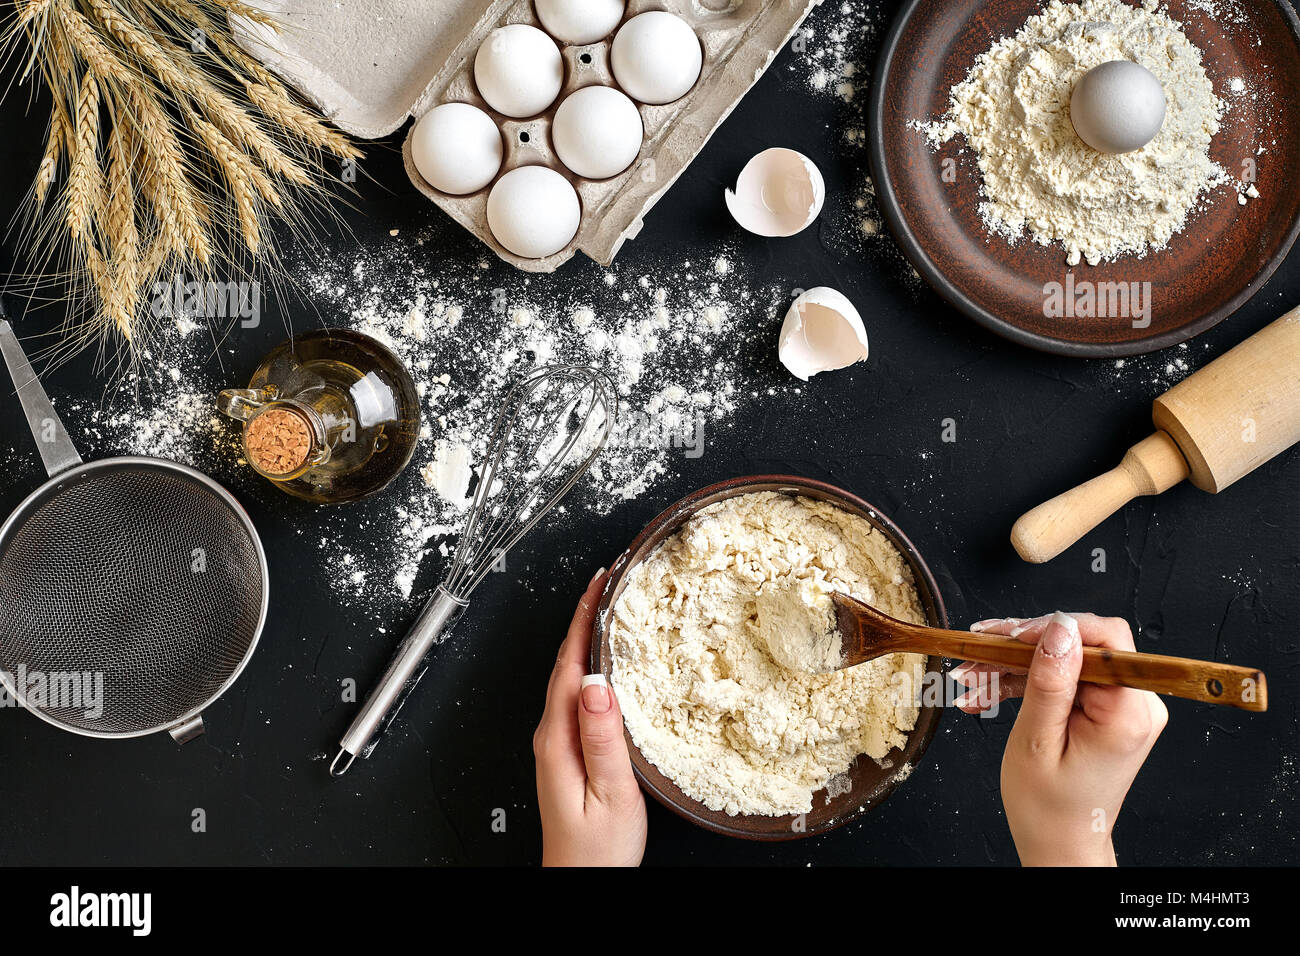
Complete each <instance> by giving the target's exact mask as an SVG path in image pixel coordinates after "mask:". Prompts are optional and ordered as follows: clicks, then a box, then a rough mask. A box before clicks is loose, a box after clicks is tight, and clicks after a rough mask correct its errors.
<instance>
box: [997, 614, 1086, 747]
mask: <svg viewBox="0 0 1300 956" xmlns="http://www.w3.org/2000/svg"><path fill="white" fill-rule="evenodd" d="M1037 643H1038V648H1037V650H1036V652H1035V653H1034V659H1033V662H1032V663H1031V664H1030V665H1029V676H1028V678H1027V679H1026V681H1025V695H1024V702H1023V703H1022V704H1021V705H1020V714H1019V715H1018V716H1017V718H1016V725H1015V727H1014V728H1013V729H1012V734H1013V736H1018V737H1021V738H1022V739H1023V742H1024V744H1025V745H1026V746H1027V747H1028V748H1029V751H1030V753H1033V754H1039V753H1048V754H1053V755H1056V756H1060V755H1061V754H1062V753H1064V752H1065V743H1066V738H1067V733H1068V727H1069V721H1070V714H1071V712H1072V711H1073V710H1074V698H1075V693H1076V691H1077V690H1078V686H1079V669H1080V667H1082V665H1083V643H1082V641H1081V640H1080V637H1079V625H1078V623H1077V622H1076V621H1075V620H1074V618H1072V617H1070V616H1069V615H1066V614H1059V613H1058V614H1056V615H1055V616H1054V617H1053V618H1052V620H1051V622H1049V623H1048V624H1047V626H1046V627H1044V628H1043V633H1042V638H1041V639H1040V640H1039V641H1038V642H1037Z"/></svg>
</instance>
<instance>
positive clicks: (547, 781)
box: [533, 568, 605, 808]
mask: <svg viewBox="0 0 1300 956" xmlns="http://www.w3.org/2000/svg"><path fill="white" fill-rule="evenodd" d="M604 579H605V571H604V569H603V568H602V569H601V570H600V571H598V572H597V573H596V575H595V577H593V578H592V579H591V583H590V584H588V585H587V590H586V592H585V593H584V594H583V596H582V600H581V601H579V602H578V610H577V612H576V613H575V614H574V615H573V622H572V623H571V624H570V625H569V633H568V635H567V636H566V637H565V639H564V643H563V645H562V646H561V648H560V654H559V657H558V658H557V659H556V662H555V668H554V669H553V670H552V672H551V679H550V682H549V684H548V686H547V690H546V709H545V710H544V711H543V713H542V719H541V721H540V722H539V723H538V725H537V731H536V733H535V734H534V735H533V754H534V756H535V757H536V758H537V796H538V800H539V802H540V803H541V804H544V805H546V806H561V805H563V804H565V803H566V802H572V801H573V800H574V799H575V797H574V795H575V793H576V794H577V797H576V799H577V802H578V807H579V808H581V794H582V792H583V790H582V786H583V783H584V781H585V779H586V775H587V770H586V767H585V766H584V765H583V762H582V743H581V741H580V740H579V739H578V735H579V730H578V716H577V714H576V713H575V712H574V708H575V706H576V701H577V697H578V685H579V682H580V681H581V680H582V675H583V674H585V673H586V672H587V667H586V658H585V656H582V657H581V659H579V655H580V653H581V650H580V648H581V645H582V642H583V641H584V640H589V639H590V633H591V622H592V620H593V617H594V614H595V607H596V598H597V597H598V596H599V594H600V588H601V587H603V586H604ZM584 634H586V635H588V636H587V637H586V638H584V637H583V635H584ZM575 651H576V653H575ZM575 788H576V789H575Z"/></svg>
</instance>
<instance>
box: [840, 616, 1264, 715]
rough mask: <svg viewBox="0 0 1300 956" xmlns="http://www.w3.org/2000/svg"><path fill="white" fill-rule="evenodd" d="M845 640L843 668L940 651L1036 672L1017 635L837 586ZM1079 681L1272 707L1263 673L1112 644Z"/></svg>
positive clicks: (1096, 652)
mask: <svg viewBox="0 0 1300 956" xmlns="http://www.w3.org/2000/svg"><path fill="white" fill-rule="evenodd" d="M831 600H832V601H833V602H834V603H835V617H836V623H837V625H838V627H839V631H840V636H841V640H842V648H843V650H842V659H841V662H840V667H841V668H844V667H852V666H853V665H854V664H861V663H863V662H865V661H871V660H875V659H876V658H877V657H883V656H884V655H885V654H903V653H907V654H937V655H939V656H940V657H951V658H956V659H958V660H964V661H975V662H977V663H980V664H995V665H997V666H999V667H1014V668H1019V669H1021V670H1028V669H1029V662H1030V661H1031V660H1033V657H1034V645H1033V644H1026V643H1024V642H1023V641H1020V640H1017V639H1016V638H1014V637H1001V636H993V635H984V634H973V633H970V632H968V631H946V630H943V629H942V628H937V627H925V626H924V625H920V624H908V623H907V622H906V621H899V620H897V619H895V618H892V617H890V616H889V615H887V614H882V613H881V612H879V611H877V610H876V609H875V608H873V607H871V606H869V605H866V604H863V603H862V602H861V601H858V600H855V599H854V598H851V597H849V596H848V595H846V594H841V593H839V592H838V591H837V592H835V593H834V594H832V595H831ZM1079 680H1081V681H1086V682H1087V683H1089V684H1108V685H1112V686H1118V687H1135V688H1137V689H1138V690H1151V691H1155V692H1156V693H1157V694H1170V695H1172V696H1174V697H1185V698H1187V699H1188V700H1200V701H1204V702H1205V703H1208V704H1223V705H1224V706H1227V707H1239V708H1241V709H1242V710H1253V711H1265V710H1268V684H1267V682H1266V681H1265V679H1264V674H1263V672H1262V671H1257V670H1254V669H1252V668H1249V667H1233V666H1232V665H1230V664H1216V663H1214V662H1213V661H1197V660H1192V659H1190V658H1186V657H1165V656H1163V655H1161V654H1139V653H1137V652H1135V651H1113V650H1111V649H1110V648H1107V647H1084V649H1083V671H1082V672H1081V673H1080V675H1079Z"/></svg>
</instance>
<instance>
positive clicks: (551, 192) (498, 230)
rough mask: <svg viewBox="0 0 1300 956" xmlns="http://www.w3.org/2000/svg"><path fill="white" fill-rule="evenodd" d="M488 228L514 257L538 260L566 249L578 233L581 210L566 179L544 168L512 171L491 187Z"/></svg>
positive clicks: (576, 196) (525, 168) (536, 167)
mask: <svg viewBox="0 0 1300 956" xmlns="http://www.w3.org/2000/svg"><path fill="white" fill-rule="evenodd" d="M487 218H488V228H489V229H491V230H492V235H493V236H495V237H496V240H497V242H499V243H501V245H503V246H505V247H506V249H508V250H509V251H511V252H513V253H514V254H515V255H517V256H522V257H523V258H525V259H542V258H545V257H546V256H549V255H551V254H552V253H556V252H559V251H560V250H561V249H563V248H564V247H565V246H567V245H568V244H569V242H570V240H572V239H573V237H574V236H575V235H577V232H578V223H579V222H580V221H581V219H582V206H581V204H580V203H579V202H578V194H577V192H575V191H574V188H573V186H572V185H571V184H570V183H569V181H568V180H567V179H565V178H564V177H563V176H561V175H560V174H559V173H557V172H556V171H555V170H553V169H548V168H547V167H545V166H520V167H518V168H517V169H512V170H510V172H508V173H506V174H505V175H504V176H502V177H501V178H500V179H498V180H497V184H496V185H495V186H493V187H492V192H490V193H488V202H487Z"/></svg>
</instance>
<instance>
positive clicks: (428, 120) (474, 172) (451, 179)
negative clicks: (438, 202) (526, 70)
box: [411, 103, 501, 196]
mask: <svg viewBox="0 0 1300 956" xmlns="http://www.w3.org/2000/svg"><path fill="white" fill-rule="evenodd" d="M411 159H412V161H414V163H415V168H416V169H417V170H419V172H420V175H421V176H423V177H424V181H425V182H427V183H428V184H429V185H430V186H432V187H433V188H434V189H437V190H439V191H441V192H444V193H451V194H452V195H454V196H463V195H465V194H466V193H472V192H477V191H478V190H480V189H482V188H483V187H484V186H486V185H487V184H488V183H490V182H492V179H493V177H495V176H496V174H497V170H499V169H500V168H501V131H500V130H499V129H497V124H496V123H494V122H492V117H490V116H488V115H487V114H486V113H484V112H483V111H482V110H481V109H479V108H478V107H476V106H470V105H469V104H468V103H443V104H442V105H441V106H438V107H435V108H434V109H431V110H429V112H427V113H425V114H424V115H423V116H421V117H420V119H419V122H417V123H416V124H415V129H414V130H412V131H411Z"/></svg>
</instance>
